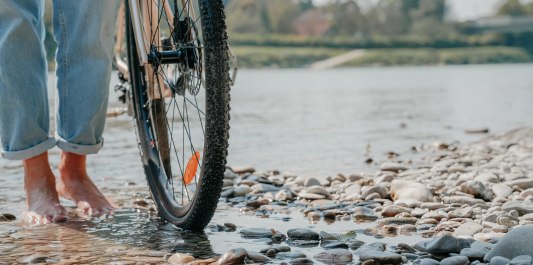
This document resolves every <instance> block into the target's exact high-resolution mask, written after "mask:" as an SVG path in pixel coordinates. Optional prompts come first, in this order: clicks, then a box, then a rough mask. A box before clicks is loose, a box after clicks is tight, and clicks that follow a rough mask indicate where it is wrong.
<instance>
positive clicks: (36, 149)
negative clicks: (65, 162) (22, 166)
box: [1, 137, 57, 160]
mask: <svg viewBox="0 0 533 265" xmlns="http://www.w3.org/2000/svg"><path fill="white" fill-rule="evenodd" d="M56 143H57V142H56V139H54V138H53V137H49V138H48V139H46V140H44V141H42V142H40V143H38V144H36V145H34V146H32V147H30V148H27V149H24V150H19V151H2V153H1V154H2V157H3V158H5V159H8V160H24V159H28V158H32V157H35V156H38V155H40V154H42V153H44V152H46V151H48V150H50V149H52V148H54V146H56Z"/></svg>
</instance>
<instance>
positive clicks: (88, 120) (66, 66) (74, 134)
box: [0, 0, 120, 160]
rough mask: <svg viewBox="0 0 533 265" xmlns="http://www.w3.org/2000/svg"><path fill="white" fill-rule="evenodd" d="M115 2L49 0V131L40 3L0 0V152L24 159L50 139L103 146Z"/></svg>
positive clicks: (89, 150) (76, 147)
mask: <svg viewBox="0 0 533 265" xmlns="http://www.w3.org/2000/svg"><path fill="white" fill-rule="evenodd" d="M119 3H120V1H119V0H90V1H89V0H54V2H53V6H54V15H53V24H54V37H55V39H56V41H57V42H58V50H57V55H56V65H57V69H56V75H57V80H58V81H57V89H58V93H57V95H58V97H57V98H56V101H57V104H56V105H57V113H56V124H57V128H56V138H54V137H51V136H50V132H49V116H50V115H49V113H50V112H49V106H48V95H47V89H46V83H47V63H46V59H45V58H46V57H45V49H44V45H43V42H44V36H45V28H44V24H43V15H44V1H41V0H1V1H0V138H1V139H0V140H1V145H2V150H3V152H2V157H4V158H7V159H14V160H20V159H27V158H30V157H33V156H36V155H39V154H41V153H43V152H45V151H47V150H49V149H51V148H53V147H54V146H55V145H57V146H58V147H59V148H60V149H62V150H64V151H68V152H72V153H76V154H82V155H84V154H93V153H96V152H98V151H99V150H100V149H101V148H102V145H103V139H102V133H103V129H104V124H105V115H106V110H107V102H108V95H109V80H110V74H111V63H112V55H113V41H114V33H115V19H116V12H117V10H118V5H119Z"/></svg>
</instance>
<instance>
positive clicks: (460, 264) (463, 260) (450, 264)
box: [440, 256, 469, 265]
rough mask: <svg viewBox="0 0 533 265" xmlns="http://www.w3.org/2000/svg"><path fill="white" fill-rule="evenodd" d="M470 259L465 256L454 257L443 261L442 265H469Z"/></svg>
mask: <svg viewBox="0 0 533 265" xmlns="http://www.w3.org/2000/svg"><path fill="white" fill-rule="evenodd" d="M468 263H469V261H468V258H467V257H465V256H453V257H448V258H445V259H443V260H441V262H440V264H441V265H467V264H468Z"/></svg>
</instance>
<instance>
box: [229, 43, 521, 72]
mask: <svg viewBox="0 0 533 265" xmlns="http://www.w3.org/2000/svg"><path fill="white" fill-rule="evenodd" d="M232 49H233V52H234V53H235V55H236V56H237V58H238V60H239V63H238V64H239V67H240V68H244V69H246V68H305V67H309V66H310V65H312V64H314V63H316V62H318V61H323V60H327V59H329V58H332V57H336V56H339V55H342V54H345V53H349V52H350V51H351V50H350V49H347V48H326V47H290V46H280V47H278V46H232ZM528 62H532V58H531V56H530V55H529V54H528V53H527V51H526V50H524V49H523V48H519V47H505V46H486V47H463V48H417V49H413V48H386V49H383V48H382V49H367V50H366V52H365V54H364V55H361V56H358V57H357V58H355V59H353V60H350V61H347V62H343V63H342V64H338V65H334V67H364V66H407V65H411V66H413V65H464V64H502V63H528Z"/></svg>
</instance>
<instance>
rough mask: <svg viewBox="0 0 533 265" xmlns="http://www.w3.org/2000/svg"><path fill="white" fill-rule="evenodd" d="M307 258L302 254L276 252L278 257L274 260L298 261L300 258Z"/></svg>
mask: <svg viewBox="0 0 533 265" xmlns="http://www.w3.org/2000/svg"><path fill="white" fill-rule="evenodd" d="M306 257H307V256H306V255H305V254H304V253H301V252H296V251H294V252H278V255H277V256H276V258H278V259H300V258H306Z"/></svg>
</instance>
